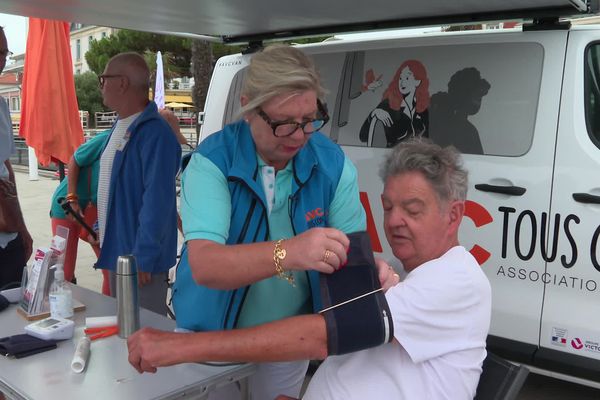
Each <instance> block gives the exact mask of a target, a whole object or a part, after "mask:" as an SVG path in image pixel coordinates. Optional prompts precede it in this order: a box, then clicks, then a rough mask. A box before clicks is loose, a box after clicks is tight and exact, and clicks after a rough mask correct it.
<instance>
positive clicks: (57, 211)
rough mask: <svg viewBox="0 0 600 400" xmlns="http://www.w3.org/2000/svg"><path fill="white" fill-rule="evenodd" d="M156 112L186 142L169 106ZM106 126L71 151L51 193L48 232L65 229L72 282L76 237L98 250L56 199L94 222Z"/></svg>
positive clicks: (68, 277)
mask: <svg viewBox="0 0 600 400" xmlns="http://www.w3.org/2000/svg"><path fill="white" fill-rule="evenodd" d="M159 114H160V115H161V117H163V118H164V119H165V120H166V121H167V122H168V123H169V126H170V127H171V129H172V130H173V133H174V134H175V137H176V138H177V141H178V142H179V143H180V144H187V140H186V138H185V137H184V136H183V135H182V134H181V130H180V128H179V120H178V119H177V117H176V116H175V115H174V114H173V112H171V111H169V110H160V111H159ZM109 134H110V130H107V131H103V132H100V133H98V134H96V135H95V136H94V137H92V138H90V139H89V140H88V141H86V142H85V143H84V144H82V145H81V146H80V147H79V148H78V149H77V151H75V153H74V154H73V156H72V157H71V159H70V160H69V163H68V165H67V170H68V174H67V179H65V180H63V181H62V182H61V183H60V184H59V185H58V187H57V188H56V190H55V191H54V195H53V196H52V203H51V205H50V217H51V220H52V235H55V234H56V227H57V226H64V227H65V228H67V229H69V238H68V240H67V250H66V254H65V259H64V271H65V280H67V281H69V282H74V283H76V278H75V263H76V261H77V247H78V242H79V239H81V240H84V241H86V242H88V243H89V244H90V246H91V247H92V249H93V250H94V253H95V254H96V257H98V255H99V254H100V247H99V241H98V239H96V240H94V238H93V237H92V236H91V234H90V233H89V232H88V231H87V230H86V229H84V228H83V227H82V226H81V225H80V224H79V223H78V222H77V221H76V220H75V218H74V217H73V216H72V215H66V214H65V211H64V210H63V208H62V207H61V206H60V204H59V199H61V198H65V199H66V200H67V201H68V202H69V203H70V205H71V208H72V209H73V211H74V212H76V213H78V214H79V215H80V217H81V218H82V219H83V220H84V221H86V223H87V224H88V226H90V227H94V226H96V227H97V226H98V225H97V223H98V213H97V202H98V201H97V192H98V174H99V170H100V155H101V154H102V151H103V150H104V147H105V146H106V143H107V139H108V137H109ZM102 274H103V281H102V294H105V295H110V284H109V275H108V270H106V269H103V270H102Z"/></svg>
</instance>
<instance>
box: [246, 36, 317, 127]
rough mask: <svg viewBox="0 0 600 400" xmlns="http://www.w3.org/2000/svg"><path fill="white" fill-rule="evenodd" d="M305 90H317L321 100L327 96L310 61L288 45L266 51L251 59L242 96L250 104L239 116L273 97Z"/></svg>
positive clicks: (275, 46)
mask: <svg viewBox="0 0 600 400" xmlns="http://www.w3.org/2000/svg"><path fill="white" fill-rule="evenodd" d="M306 90H314V91H315V92H316V93H317V97H318V98H322V97H323V96H324V94H325V89H323V87H322V86H321V80H320V78H319V73H318V72H317V70H316V68H315V64H314V63H313V61H312V60H311V58H310V57H308V56H307V55H306V54H304V52H302V51H301V50H298V49H296V48H294V47H290V46H286V45H281V44H278V45H272V46H269V47H266V48H265V49H264V50H263V51H261V52H260V53H257V54H255V55H254V56H252V60H251V61H250V65H249V66H248V69H247V71H246V77H245V79H244V85H243V87H242V95H244V96H246V97H248V100H249V102H248V104H246V105H245V106H244V107H242V108H241V110H240V114H242V115H243V114H245V113H247V112H249V111H253V110H255V109H257V108H259V107H260V106H261V105H263V104H264V103H266V102H267V101H269V100H271V99H272V98H273V97H276V96H279V95H282V94H285V93H294V92H303V91H306Z"/></svg>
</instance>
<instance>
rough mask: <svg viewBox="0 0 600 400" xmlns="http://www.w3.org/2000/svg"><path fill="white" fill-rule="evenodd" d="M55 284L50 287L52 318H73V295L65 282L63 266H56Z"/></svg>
mask: <svg viewBox="0 0 600 400" xmlns="http://www.w3.org/2000/svg"><path fill="white" fill-rule="evenodd" d="M54 268H55V271H54V282H52V286H50V296H49V298H50V316H52V317H53V318H71V317H72V316H73V293H72V292H71V288H70V287H69V285H68V284H67V283H66V282H65V272H64V271H63V265H62V264H56V265H55V266H54Z"/></svg>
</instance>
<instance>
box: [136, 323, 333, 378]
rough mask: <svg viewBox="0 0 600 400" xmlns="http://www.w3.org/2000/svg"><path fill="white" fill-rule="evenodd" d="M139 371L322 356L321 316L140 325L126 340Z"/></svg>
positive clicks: (324, 348) (324, 349)
mask: <svg viewBox="0 0 600 400" xmlns="http://www.w3.org/2000/svg"><path fill="white" fill-rule="evenodd" d="M127 345H128V348H129V362H130V363H131V364H132V365H133V366H134V367H135V368H136V369H137V370H138V371H139V372H155V371H156V368H157V367H164V366H169V365H175V364H181V363H186V362H202V361H239V362H266V361H291V360H306V359H323V358H325V357H326V356H327V333H326V328H325V320H324V318H323V317H322V316H321V315H317V314H311V315H301V316H297V317H292V318H286V319H284V320H280V321H275V322H271V323H268V324H264V325H260V326H257V327H253V328H244V329H234V330H230V331H218V332H197V333H172V332H163V331H158V330H155V329H150V328H144V329H142V330H140V331H138V332H136V333H134V334H133V335H132V336H130V337H129V338H128V340H127Z"/></svg>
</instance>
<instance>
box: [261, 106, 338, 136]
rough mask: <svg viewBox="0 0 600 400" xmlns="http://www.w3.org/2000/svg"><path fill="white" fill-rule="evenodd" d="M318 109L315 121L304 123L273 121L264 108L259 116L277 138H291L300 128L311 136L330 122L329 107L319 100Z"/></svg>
mask: <svg viewBox="0 0 600 400" xmlns="http://www.w3.org/2000/svg"><path fill="white" fill-rule="evenodd" d="M317 109H318V116H317V118H315V119H311V120H308V121H303V122H295V121H273V120H272V119H271V118H269V116H268V115H267V114H266V113H265V112H264V111H263V110H262V108H259V109H258V113H257V114H258V115H259V116H260V117H261V118H262V119H263V120H264V121H265V122H266V123H267V124H269V125H270V126H271V129H273V135H274V136H275V137H285V136H290V135H291V134H293V133H294V132H296V131H297V130H298V128H300V129H302V132H304V133H305V134H310V133H314V132H316V131H318V130H319V129H321V128H322V127H323V126H325V124H326V123H327V121H329V115H328V114H327V107H326V106H325V105H324V104H323V103H321V101H320V100H317Z"/></svg>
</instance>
